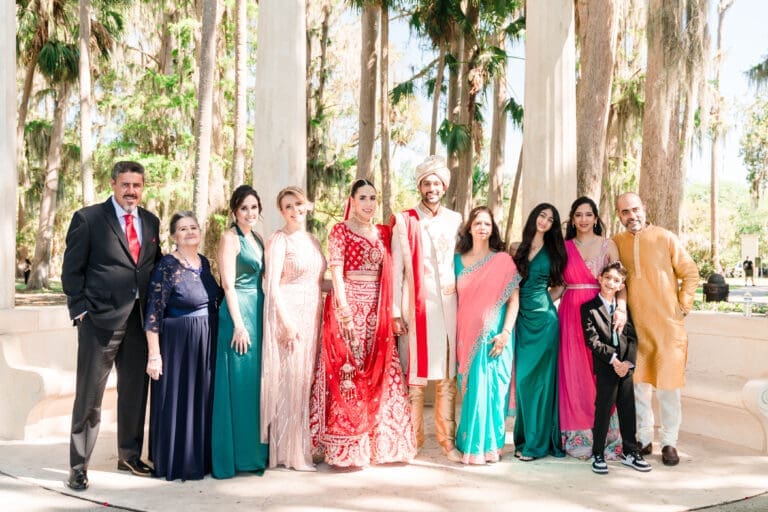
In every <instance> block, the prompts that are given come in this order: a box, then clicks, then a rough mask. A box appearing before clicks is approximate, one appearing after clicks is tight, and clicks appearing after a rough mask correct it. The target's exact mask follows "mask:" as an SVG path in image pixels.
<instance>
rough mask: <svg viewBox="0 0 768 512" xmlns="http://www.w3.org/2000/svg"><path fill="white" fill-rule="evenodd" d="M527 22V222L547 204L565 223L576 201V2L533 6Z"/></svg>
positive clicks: (564, 0) (557, 0)
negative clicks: (529, 217)
mask: <svg viewBox="0 0 768 512" xmlns="http://www.w3.org/2000/svg"><path fill="white" fill-rule="evenodd" d="M525 24H526V27H525V100H524V107H525V115H524V120H523V126H524V129H523V191H522V192H523V213H522V218H523V222H525V219H526V218H527V217H528V214H529V213H530V211H531V209H533V207H534V206H536V205H537V204H538V203H541V202H547V203H552V204H554V205H555V207H557V209H558V210H559V211H560V217H561V220H562V221H563V222H565V220H566V216H567V215H568V211H569V208H570V205H571V202H573V200H574V199H576V56H575V53H576V50H575V43H574V40H575V39H574V37H575V36H574V13H573V0H552V1H550V2H528V3H527V9H526V19H525Z"/></svg>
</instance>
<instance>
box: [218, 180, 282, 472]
mask: <svg viewBox="0 0 768 512" xmlns="http://www.w3.org/2000/svg"><path fill="white" fill-rule="evenodd" d="M229 206H230V209H231V211H232V213H233V215H234V217H235V222H234V224H233V226H232V228H231V229H229V230H227V231H225V232H224V234H223V235H222V237H221V241H220V242H219V255H218V256H219V257H218V262H219V271H220V272H221V286H222V288H224V303H223V304H222V305H221V308H220V309H219V335H218V341H217V346H216V373H215V376H214V386H213V420H212V422H213V423H212V438H213V440H212V443H211V445H212V446H211V452H212V453H211V457H212V465H213V467H212V474H213V476H214V477H215V478H230V477H233V476H235V473H236V472H238V471H256V472H261V471H263V470H264V468H266V467H267V457H268V456H269V448H268V445H266V444H264V443H261V435H260V432H259V424H260V411H259V408H260V406H259V402H260V397H261V342H262V326H263V318H264V290H263V288H262V276H263V274H264V244H263V242H262V241H261V239H260V238H259V237H258V235H256V234H255V233H254V232H253V231H252V230H251V225H252V224H253V223H255V222H256V221H257V220H258V218H259V214H260V213H261V200H260V199H259V195H258V194H257V193H256V191H255V190H254V189H253V188H251V187H250V186H248V185H241V186H240V187H238V188H236V189H235V191H234V192H232V198H231V199H230V202H229Z"/></svg>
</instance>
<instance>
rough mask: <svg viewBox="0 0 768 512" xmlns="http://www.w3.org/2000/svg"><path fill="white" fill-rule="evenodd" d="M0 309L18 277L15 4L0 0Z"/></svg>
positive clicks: (6, 305) (10, 304) (11, 296)
mask: <svg viewBox="0 0 768 512" xmlns="http://www.w3.org/2000/svg"><path fill="white" fill-rule="evenodd" d="M0 25H2V30H0V34H2V35H0V69H2V70H3V76H4V77H5V78H0V155H3V157H2V158H0V273H1V274H2V277H0V309H9V308H13V301H14V294H15V288H16V285H15V278H16V207H17V205H18V198H17V196H16V186H17V178H16V4H14V2H12V1H11V0H2V1H0Z"/></svg>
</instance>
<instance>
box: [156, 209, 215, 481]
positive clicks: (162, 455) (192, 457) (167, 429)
mask: <svg viewBox="0 0 768 512" xmlns="http://www.w3.org/2000/svg"><path fill="white" fill-rule="evenodd" d="M171 237H172V238H173V241H174V242H175V243H176V250H174V251H173V252H172V253H171V254H167V255H165V256H164V257H163V259H162V260H160V262H159V263H158V264H157V266H155V269H154V271H153V272H152V279H151V281H150V284H149V291H148V294H147V314H146V316H145V324H144V328H145V330H146V332H147V344H148V346H149V359H148V363H147V374H149V376H150V378H151V379H152V393H151V399H150V409H149V458H150V459H151V460H152V462H153V463H154V466H155V471H154V474H155V476H157V477H165V478H166V479H167V480H176V479H178V478H180V479H182V480H199V479H202V478H203V477H204V476H205V475H206V474H207V473H210V471H211V408H212V404H213V393H212V376H213V368H214V366H213V364H214V350H215V346H216V343H215V339H214V338H215V333H216V320H217V318H218V316H217V314H216V299H217V297H218V291H219V286H218V284H217V283H216V280H215V279H214V277H213V275H211V267H210V264H209V263H208V260H207V259H206V258H205V257H204V256H202V255H200V254H198V253H197V248H198V246H199V245H200V238H201V237H200V226H199V224H198V222H197V219H195V217H194V214H193V213H192V212H179V213H176V214H174V216H173V218H172V219H171Z"/></svg>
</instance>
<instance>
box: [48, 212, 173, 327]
mask: <svg viewBox="0 0 768 512" xmlns="http://www.w3.org/2000/svg"><path fill="white" fill-rule="evenodd" d="M138 214H139V217H140V218H141V251H140V253H139V261H138V263H134V261H133V258H132V257H131V253H130V251H129V249H128V239H127V238H126V236H125V232H124V231H123V229H122V228H121V227H120V221H119V220H118V219H117V215H115V207H114V205H113V204H112V198H111V197H110V198H109V199H107V201H106V202H104V203H102V204H96V205H93V206H86V207H85V208H82V209H80V210H78V211H77V212H75V214H74V216H73V217H72V221H71V222H70V224H69V231H67V247H66V249H65V250H64V261H63V263H62V268H61V284H62V287H63V288H64V293H65V294H66V295H67V306H68V307H69V315H70V317H71V318H73V319H74V318H76V317H77V316H79V315H81V314H82V313H84V312H86V311H87V312H88V315H89V316H90V318H91V320H92V321H93V324H94V325H95V326H96V327H99V328H101V329H107V330H116V329H119V328H120V327H122V326H123V325H124V324H125V322H126V321H127V320H128V316H129V315H130V314H131V310H132V309H133V306H134V302H135V300H136V295H137V293H138V296H139V299H140V301H141V310H142V311H143V310H144V303H145V297H146V292H147V286H148V285H149V277H150V273H151V272H152V268H153V267H154V266H155V263H156V262H157V261H158V260H159V259H160V257H161V256H162V254H161V252H160V246H159V240H160V234H159V228H160V221H159V220H158V218H157V217H156V216H154V215H152V214H151V213H149V212H148V211H146V210H145V209H143V208H139V210H138Z"/></svg>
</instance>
